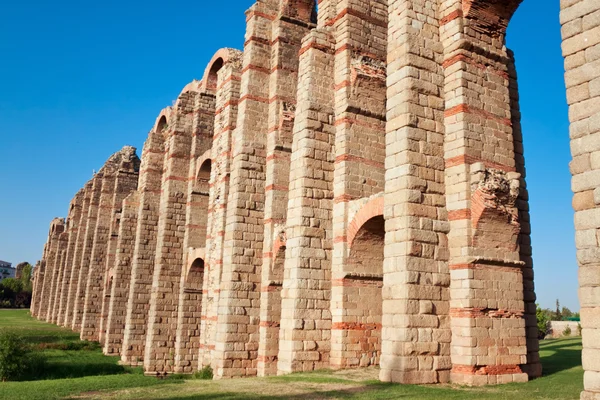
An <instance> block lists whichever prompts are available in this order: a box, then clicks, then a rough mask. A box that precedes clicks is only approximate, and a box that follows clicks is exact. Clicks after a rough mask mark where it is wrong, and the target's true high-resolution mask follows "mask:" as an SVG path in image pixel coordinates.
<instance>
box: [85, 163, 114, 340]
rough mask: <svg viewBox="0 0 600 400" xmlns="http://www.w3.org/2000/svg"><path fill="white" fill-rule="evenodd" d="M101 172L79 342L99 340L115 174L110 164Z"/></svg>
mask: <svg viewBox="0 0 600 400" xmlns="http://www.w3.org/2000/svg"><path fill="white" fill-rule="evenodd" d="M101 172H102V173H103V176H102V191H101V193H100V199H99V201H98V214H97V218H96V228H95V232H94V244H93V245H92V252H91V253H90V263H89V267H88V273H87V275H86V276H84V277H83V279H84V280H85V297H84V299H83V304H82V306H83V316H82V318H81V339H82V340H92V341H99V339H100V337H99V334H100V321H99V316H100V310H101V307H102V286H103V283H104V280H103V275H104V266H105V263H106V253H107V249H108V239H109V231H110V224H111V217H112V212H113V210H112V199H113V196H114V190H115V180H116V171H115V169H114V166H113V165H105V166H104V167H103V168H102V169H101Z"/></svg>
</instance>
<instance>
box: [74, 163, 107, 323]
mask: <svg viewBox="0 0 600 400" xmlns="http://www.w3.org/2000/svg"><path fill="white" fill-rule="evenodd" d="M102 178H103V173H102V171H98V173H96V175H95V176H94V178H92V190H91V194H90V205H89V208H88V217H87V224H86V227H85V237H84V241H83V250H82V252H81V261H80V263H79V276H78V277H77V288H76V289H75V295H74V298H73V303H74V305H73V320H72V324H71V328H72V329H73V330H74V331H75V332H81V321H82V319H83V312H84V306H85V291H86V287H87V277H88V272H89V267H90V259H91V256H92V249H93V247H94V236H95V233H96V221H97V219H98V205H99V203H100V195H101V193H102Z"/></svg>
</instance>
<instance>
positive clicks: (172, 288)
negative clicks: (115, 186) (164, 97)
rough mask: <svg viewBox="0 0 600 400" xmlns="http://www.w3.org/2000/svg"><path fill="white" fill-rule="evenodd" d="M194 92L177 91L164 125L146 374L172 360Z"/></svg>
mask: <svg viewBox="0 0 600 400" xmlns="http://www.w3.org/2000/svg"><path fill="white" fill-rule="evenodd" d="M196 94H197V93H196V92H194V91H184V92H183V93H182V94H180V95H179V98H178V100H177V103H176V105H175V107H174V110H173V115H172V117H171V119H170V120H169V126H168V129H167V130H166V131H165V136H166V143H165V150H166V151H165V160H164V173H163V176H162V186H161V189H162V190H161V192H162V193H161V197H160V208H159V218H158V233H157V241H156V257H155V261H154V272H153V278H152V279H153V280H152V291H151V298H150V310H149V313H148V327H147V334H146V345H145V349H144V371H145V372H146V373H148V374H149V373H155V372H157V373H160V372H173V370H174V366H175V341H176V332H177V307H178V303H179V282H180V280H181V270H182V266H183V238H184V227H185V210H186V206H185V205H186V202H187V196H186V194H187V184H188V173H189V161H190V153H191V145H192V134H191V132H192V115H193V111H194V97H195V96H196Z"/></svg>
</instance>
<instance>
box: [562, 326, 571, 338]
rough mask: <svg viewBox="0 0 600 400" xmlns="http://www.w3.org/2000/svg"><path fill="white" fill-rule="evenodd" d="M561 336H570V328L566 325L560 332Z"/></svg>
mask: <svg viewBox="0 0 600 400" xmlns="http://www.w3.org/2000/svg"><path fill="white" fill-rule="evenodd" d="M562 334H563V336H571V327H570V326H568V325H567V327H566V328H565V330H564V331H563V332H562Z"/></svg>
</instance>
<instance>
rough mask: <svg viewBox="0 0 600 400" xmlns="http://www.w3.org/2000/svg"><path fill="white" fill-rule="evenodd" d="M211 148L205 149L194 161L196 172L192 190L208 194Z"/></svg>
mask: <svg viewBox="0 0 600 400" xmlns="http://www.w3.org/2000/svg"><path fill="white" fill-rule="evenodd" d="M211 152H212V149H209V150H207V151H206V152H204V154H203V155H201V156H200V157H199V158H198V161H197V162H196V173H195V175H194V176H195V179H194V192H195V193H201V194H206V195H208V192H209V187H210V176H211V171H212V159H211Z"/></svg>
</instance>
